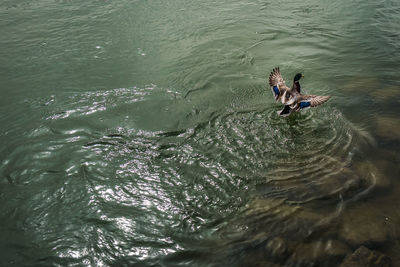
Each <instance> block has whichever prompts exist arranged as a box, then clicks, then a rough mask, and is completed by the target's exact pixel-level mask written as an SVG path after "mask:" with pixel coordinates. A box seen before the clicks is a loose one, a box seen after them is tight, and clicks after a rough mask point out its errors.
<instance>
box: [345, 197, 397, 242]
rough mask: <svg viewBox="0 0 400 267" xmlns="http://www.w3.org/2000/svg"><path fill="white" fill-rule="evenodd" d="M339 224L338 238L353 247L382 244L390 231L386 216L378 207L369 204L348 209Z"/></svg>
mask: <svg viewBox="0 0 400 267" xmlns="http://www.w3.org/2000/svg"><path fill="white" fill-rule="evenodd" d="M340 224H341V227H340V228H339V236H340V238H341V239H342V240H346V241H347V243H348V244H350V245H352V246H354V247H358V246H361V245H370V244H371V245H373V244H383V243H385V242H386V241H387V238H388V236H389V231H390V229H389V228H390V227H389V225H388V224H387V221H386V216H385V215H384V214H382V213H381V211H380V210H379V208H378V207H374V206H371V205H361V206H357V207H353V208H351V209H349V210H348V211H347V212H346V213H345V214H344V215H343V217H342V221H341V223H340Z"/></svg>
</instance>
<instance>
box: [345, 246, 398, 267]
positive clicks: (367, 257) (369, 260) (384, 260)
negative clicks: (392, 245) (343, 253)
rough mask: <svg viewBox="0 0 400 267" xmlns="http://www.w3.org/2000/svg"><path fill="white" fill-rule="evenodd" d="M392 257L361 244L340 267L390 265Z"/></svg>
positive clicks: (379, 266)
mask: <svg viewBox="0 0 400 267" xmlns="http://www.w3.org/2000/svg"><path fill="white" fill-rule="evenodd" d="M390 266H392V261H391V259H390V258H389V257H388V256H386V255H385V254H382V253H380V252H377V251H372V250H369V249H368V248H366V247H364V246H361V247H360V248H358V249H357V250H356V251H355V252H354V253H353V254H351V255H349V256H347V257H346V258H345V259H344V261H343V262H342V264H341V265H340V267H390Z"/></svg>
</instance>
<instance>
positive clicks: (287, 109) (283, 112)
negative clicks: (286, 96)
mask: <svg viewBox="0 0 400 267" xmlns="http://www.w3.org/2000/svg"><path fill="white" fill-rule="evenodd" d="M290 113H292V109H291V108H290V106H288V105H287V106H285V107H284V108H283V109H282V110H279V111H278V115H279V116H282V117H286V116H289V115H290Z"/></svg>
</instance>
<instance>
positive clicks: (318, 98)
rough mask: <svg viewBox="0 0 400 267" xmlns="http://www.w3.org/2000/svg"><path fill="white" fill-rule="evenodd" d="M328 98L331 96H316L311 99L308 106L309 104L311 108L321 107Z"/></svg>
mask: <svg viewBox="0 0 400 267" xmlns="http://www.w3.org/2000/svg"><path fill="white" fill-rule="evenodd" d="M329 98H331V96H319V95H317V96H315V97H313V98H311V100H310V104H311V106H312V107H316V106H319V105H322V104H323V103H325V102H326V101H328V100H329Z"/></svg>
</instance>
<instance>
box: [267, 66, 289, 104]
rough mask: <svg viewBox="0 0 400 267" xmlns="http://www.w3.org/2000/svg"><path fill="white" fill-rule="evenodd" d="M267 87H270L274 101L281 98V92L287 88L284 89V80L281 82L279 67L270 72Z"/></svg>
mask: <svg viewBox="0 0 400 267" xmlns="http://www.w3.org/2000/svg"><path fill="white" fill-rule="evenodd" d="M269 85H270V86H271V89H272V93H273V94H274V96H275V100H278V99H279V97H280V96H282V94H283V92H284V91H285V90H287V89H289V88H287V87H286V84H285V80H283V78H282V75H281V72H280V70H279V67H276V68H274V69H273V70H272V72H271V73H270V75H269Z"/></svg>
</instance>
